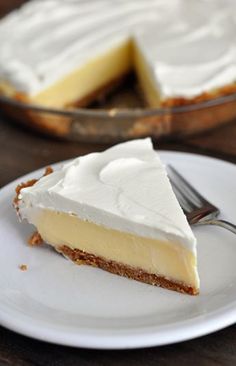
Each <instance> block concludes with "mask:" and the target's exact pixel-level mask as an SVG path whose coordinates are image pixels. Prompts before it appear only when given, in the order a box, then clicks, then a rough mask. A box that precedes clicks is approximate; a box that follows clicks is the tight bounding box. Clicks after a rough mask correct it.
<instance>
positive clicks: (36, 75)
mask: <svg viewBox="0 0 236 366" xmlns="http://www.w3.org/2000/svg"><path fill="white" fill-rule="evenodd" d="M235 11H236V4H235V2H233V1H229V0H227V1H225V0H218V1H208V0H203V1H191V0H190V1H186V0H174V1H172V2H171V4H170V3H169V2H168V1H163V0H149V1H146V0H129V1H127V0H114V1H111V0H90V1H84V0H77V1H74V0H67V1H64V0H53V1H45V0H33V1H30V2H27V3H26V4H25V5H24V6H22V7H21V8H20V9H19V10H16V11H14V12H12V13H11V14H10V15H8V16H6V17H5V18H4V19H2V20H1V22H0V93H2V94H3V95H5V96H9V97H10V98H14V99H17V100H22V101H25V102H29V103H33V104H37V105H41V106H49V107H57V108H62V107H63V108H65V107H68V106H73V105H77V106H86V105H88V104H89V103H90V102H91V101H93V100H95V99H96V98H97V97H98V96H100V95H101V94H104V93H106V92H108V90H110V88H111V87H112V85H115V84H116V83H117V82H118V81H119V80H121V79H122V78H124V77H125V76H126V75H127V74H128V73H129V72H130V71H131V70H135V72H136V74H137V77H138V80H139V83H140V88H141V89H142V92H143V95H144V98H145V100H146V103H147V105H149V106H152V107H156V106H163V105H167V106H172V105H181V104H186V103H193V102H198V101H200V100H206V99H210V98H213V97H216V96H218V95H225V94H228V93H231V92H232V91H236V86H235V79H236V42H235V32H236V21H235V17H234V14H235ZM209 14H210V16H209Z"/></svg>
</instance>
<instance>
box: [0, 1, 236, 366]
mask: <svg viewBox="0 0 236 366" xmlns="http://www.w3.org/2000/svg"><path fill="white" fill-rule="evenodd" d="M22 2H23V0H1V1H0V16H1V15H3V14H5V13H7V12H8V11H9V10H11V9H13V8H14V7H16V6H18V5H20V4H21V3H22ZM105 147H107V146H104V145H99V144H97V145H95V144H86V143H68V142H63V141H58V140H54V139H52V138H45V137H43V136H40V135H37V134H35V133H33V132H30V131H27V130H25V129H23V128H20V127H18V126H17V125H15V124H14V123H13V122H12V121H10V120H9V119H7V118H6V117H5V116H4V115H1V113H0V187H2V186H4V185H5V184H7V183H9V182H10V181H12V180H13V179H15V178H17V177H19V176H21V175H23V174H25V173H28V172H30V171H32V170H35V169H37V168H40V167H42V166H45V165H48V164H51V163H54V162H57V161H60V160H64V159H68V158H72V157H75V156H77V155H81V154H86V153H89V152H92V151H99V150H103V149H104V148H105ZM158 147H159V148H161V149H168V150H179V151H189V152H195V153H199V154H205V155H209V156H214V157H219V158H222V159H225V160H228V161H231V162H234V163H236V121H235V123H231V124H229V125H226V126H224V127H221V128H219V129H217V130H214V131H210V132H208V133H206V134H204V136H203V135H202V136H200V135H199V136H195V137H191V138H187V139H185V140H184V141H181V142H180V141H179V142H178V141H177V142H169V143H161V142H160V143H159V144H158ZM2 365H6V366H7V365H8V366H9V365H10V366H13V365H14V366H29V365H37V366H39V365H42V366H49V365H57V366H60V365H63V366H64V365H73V366H75V365H86V366H90V365H91V366H92V365H103V366H106V365H107V366H113V365H114V366H115V365H129V366H132V365H136V366H139V365H140V366H141V365H142V366H146V365H147V366H149V365H150V366H151V365H153V366H154V365H155V366H157V365H158V366H159V365H170V366H171V365H183V366H185V365H192V366H193V365H202V366H205V365H209V366H213V365H215V366H216V365H217V366H219V365H224V366H226V365H229V366H233V365H236V326H231V327H228V328H227V329H224V330H222V331H219V332H216V333H214V334H212V335H209V336H205V337H201V338H199V339H195V340H192V341H188V342H183V343H179V344H176V345H171V346H163V347H154V348H148V349H140V350H126V351H95V350H85V349H76V348H70V347H63V346H57V345H52V344H48V343H44V342H40V341H37V340H32V339H30V338H27V337H24V336H21V335H18V334H16V333H14V332H11V331H9V330H7V329H4V328H1V327H0V366H2Z"/></svg>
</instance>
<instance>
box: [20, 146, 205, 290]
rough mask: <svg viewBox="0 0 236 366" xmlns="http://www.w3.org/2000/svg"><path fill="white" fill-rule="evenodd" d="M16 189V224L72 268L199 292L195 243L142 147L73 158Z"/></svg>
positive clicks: (156, 162)
mask: <svg viewBox="0 0 236 366" xmlns="http://www.w3.org/2000/svg"><path fill="white" fill-rule="evenodd" d="M47 173H50V174H47V175H45V176H44V177H42V178H40V179H39V180H38V181H37V180H32V181H29V182H27V183H25V184H22V185H20V186H18V187H17V196H16V198H15V202H14V203H15V207H16V209H17V213H18V215H19V217H20V219H26V220H27V221H28V222H29V223H31V224H33V225H34V226H35V227H36V229H37V234H36V235H35V236H33V238H32V243H33V244H34V243H38V242H40V240H41V239H42V240H44V241H45V242H46V243H48V244H49V245H51V246H52V247H53V248H54V249H55V250H56V251H58V252H60V253H62V254H64V255H65V256H66V257H68V258H70V259H71V260H72V261H74V262H75V263H77V264H88V265H92V266H96V267H99V268H101V269H104V270H106V271H109V272H112V273H114V274H118V275H121V276H126V277H128V278H131V279H135V280H138V281H141V282H145V283H148V284H151V285H157V286H161V287H163V288H167V289H171V290H175V291H179V292H183V293H187V294H190V295H196V294H198V292H199V277H198V272H197V257H196V239H195V237H194V234H193V232H192V230H191V228H190V226H189V224H188V222H187V219H186V217H185V215H184V213H183V211H182V209H181V207H180V206H179V203H178V201H177V199H176V197H175V195H174V193H173V191H172V188H171V185H170V182H169V180H168V177H167V174H166V171H165V168H164V166H163V165H162V163H161V161H160V159H159V157H158V155H157V153H156V151H154V150H153V147H152V143H151V140H150V139H143V140H134V141H131V142H126V143H122V144H119V145H116V146H114V147H112V148H110V149H108V150H106V151H104V152H102V153H92V154H89V155H86V156H83V157H79V158H77V159H75V160H73V161H71V162H69V163H67V164H65V165H64V166H62V167H61V168H60V169H58V170H56V171H54V172H52V171H51V170H50V171H48V172H47Z"/></svg>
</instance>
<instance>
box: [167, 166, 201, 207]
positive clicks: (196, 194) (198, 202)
mask: <svg viewBox="0 0 236 366" xmlns="http://www.w3.org/2000/svg"><path fill="white" fill-rule="evenodd" d="M168 168H169V170H170V171H171V173H172V175H173V177H175V178H176V179H178V181H179V182H180V183H181V185H182V187H183V189H185V190H186V191H187V192H189V193H190V194H191V196H192V198H193V200H194V201H195V203H196V205H197V206H200V205H203V204H205V203H207V200H206V199H205V198H204V197H203V196H202V195H201V194H200V193H199V192H198V191H197V190H196V189H195V188H194V187H193V186H192V185H191V184H190V183H189V182H187V181H186V179H185V178H184V177H183V176H182V175H181V174H179V173H178V172H177V171H176V170H175V168H174V167H173V166H171V165H168Z"/></svg>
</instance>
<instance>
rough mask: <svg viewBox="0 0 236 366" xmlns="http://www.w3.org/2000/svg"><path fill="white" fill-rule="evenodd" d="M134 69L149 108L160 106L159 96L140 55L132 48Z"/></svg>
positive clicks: (135, 48) (136, 49)
mask: <svg viewBox="0 0 236 366" xmlns="http://www.w3.org/2000/svg"><path fill="white" fill-rule="evenodd" d="M134 67H135V71H136V73H137V75H138V79H139V83H140V86H141V88H142V91H143V93H144V96H145V99H146V101H147V103H148V105H149V106H150V107H158V106H159V105H160V95H159V92H158V90H157V85H156V84H155V82H154V80H153V78H152V76H151V74H150V72H149V71H148V67H147V65H146V62H145V60H144V57H143V55H142V53H141V52H140V51H139V49H138V48H137V47H135V46H134Z"/></svg>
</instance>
